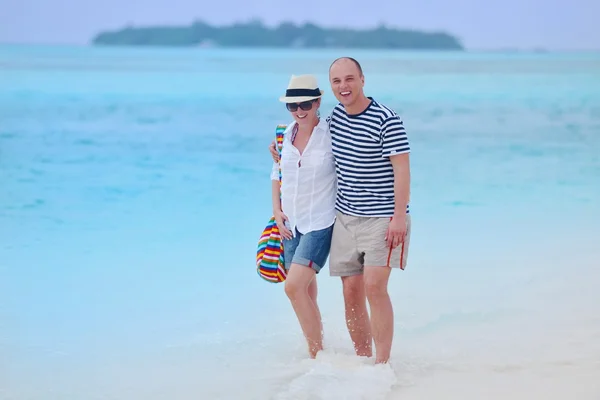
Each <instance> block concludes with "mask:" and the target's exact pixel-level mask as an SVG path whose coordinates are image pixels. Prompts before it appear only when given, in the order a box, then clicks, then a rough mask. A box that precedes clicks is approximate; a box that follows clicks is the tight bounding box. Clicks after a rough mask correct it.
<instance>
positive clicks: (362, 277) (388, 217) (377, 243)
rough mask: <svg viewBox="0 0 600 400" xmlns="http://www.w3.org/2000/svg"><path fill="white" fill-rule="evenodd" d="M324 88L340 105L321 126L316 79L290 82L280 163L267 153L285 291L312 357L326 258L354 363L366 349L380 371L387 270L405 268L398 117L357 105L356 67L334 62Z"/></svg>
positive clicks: (387, 327)
mask: <svg viewBox="0 0 600 400" xmlns="http://www.w3.org/2000/svg"><path fill="white" fill-rule="evenodd" d="M329 82H330V84H331V89H332V91H333V93H334V95H335V97H336V98H337V99H338V101H339V104H338V105H337V106H336V107H335V108H334V109H333V111H332V112H331V115H330V116H329V117H327V119H323V118H320V116H319V107H320V105H321V96H322V95H323V91H322V90H320V89H319V87H318V84H317V80H316V78H314V77H313V76H310V75H302V76H292V79H291V81H290V83H289V86H288V89H287V91H286V94H285V96H283V97H281V98H280V101H282V102H284V103H286V107H287V109H288V110H289V112H290V113H291V115H292V117H293V119H294V121H293V122H292V123H291V124H290V125H289V126H288V128H287V129H286V132H285V134H284V142H283V147H282V152H281V160H279V156H278V153H277V150H276V148H275V143H274V142H273V143H272V144H271V146H270V148H269V150H270V152H271V155H272V157H273V159H274V160H275V163H274V165H273V170H272V172H271V180H272V195H273V196H272V199H273V212H274V216H275V218H276V221H277V225H278V227H279V229H280V232H281V234H282V237H283V246H284V256H285V268H286V270H287V278H286V281H285V292H286V294H287V296H288V298H289V299H290V302H291V304H292V307H293V309H294V311H295V313H296V315H297V317H298V321H299V323H300V326H301V328H302V331H303V333H304V336H305V337H306V340H307V342H308V349H309V354H310V356H311V358H314V357H316V355H317V353H318V352H319V351H320V350H322V349H323V329H322V322H321V315H320V312H319V307H318V305H317V281H316V274H318V273H319V271H320V270H321V268H322V267H323V265H324V264H325V262H326V260H327V258H328V257H329V269H330V275H331V276H339V277H341V279H342V286H343V293H344V305H345V310H346V311H345V312H346V324H347V327H348V331H349V333H350V337H351V339H352V341H353V343H354V349H355V351H356V354H357V355H359V356H366V357H371V356H372V353H373V352H372V341H373V342H374V343H375V352H376V359H375V362H376V363H387V362H388V360H389V358H390V351H391V347H392V337H393V331H394V316H393V309H392V304H391V301H390V297H389V295H388V291H387V286H388V279H389V276H390V272H391V269H392V268H394V267H397V268H401V269H404V268H405V267H406V260H407V256H408V245H409V239H410V215H409V213H408V202H409V192H410V166H409V152H410V148H409V144H408V139H407V137H406V133H405V131H404V127H403V123H402V120H401V119H400V117H399V116H398V115H397V114H396V113H395V112H394V111H393V110H391V109H390V108H388V107H386V106H385V105H383V104H381V103H378V102H377V101H376V100H374V99H373V98H371V97H366V96H365V94H364V92H363V87H364V75H363V72H362V68H361V66H360V64H359V63H358V62H357V61H356V60H354V59H353V58H349V57H342V58H339V59H337V60H335V61H334V62H333V63H332V64H331V66H330V69H329ZM278 162H280V164H281V175H282V179H281V186H280V184H279V165H278ZM280 195H281V197H280ZM366 300H368V302H369V307H370V318H369V313H368V312H367V304H366Z"/></svg>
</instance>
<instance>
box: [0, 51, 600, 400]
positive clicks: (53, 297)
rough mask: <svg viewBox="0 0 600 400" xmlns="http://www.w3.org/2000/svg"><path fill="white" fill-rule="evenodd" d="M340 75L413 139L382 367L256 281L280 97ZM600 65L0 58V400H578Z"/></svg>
mask: <svg viewBox="0 0 600 400" xmlns="http://www.w3.org/2000/svg"><path fill="white" fill-rule="evenodd" d="M341 55H352V56H355V57H356V58H358V59H359V61H361V63H362V64H363V68H364V71H365V75H366V88H365V90H366V93H367V94H368V95H370V96H373V97H374V98H376V99H377V100H379V101H381V102H383V103H385V104H387V105H389V106H390V107H393V108H394V109H396V110H397V112H398V113H399V114H400V115H401V116H402V118H403V119H404V122H405V126H406V129H407V132H408V135H409V140H410V141H411V146H412V154H411V167H412V194H411V196H412V197H411V213H412V218H413V232H412V238H411V247H410V251H409V265H408V267H407V269H406V270H405V271H394V273H393V274H392V278H391V281H390V286H389V290H390V294H391V297H392V301H393V305H394V311H395V318H396V319H395V337H394V345H393V351H392V360H391V362H390V364H388V365H384V366H381V365H378V366H375V365H372V364H373V363H372V360H369V359H360V358H357V357H355V356H354V355H353V352H352V346H351V343H350V338H349V336H348V333H347V331H346V328H345V323H344V314H343V300H342V292H341V283H340V281H339V279H337V278H332V277H329V276H328V269H327V267H326V268H325V269H324V270H323V273H322V274H320V275H319V277H318V283H319V303H320V307H321V312H322V314H323V318H324V329H325V346H326V349H325V351H324V352H323V353H321V354H320V355H319V357H318V358H317V359H316V360H309V359H307V355H306V346H305V344H304V339H303V337H302V335H301V331H300V328H299V325H298V323H297V321H296V318H295V316H294V314H293V311H292V308H291V306H290V305H289V302H288V301H287V298H286V297H285V294H284V292H283V286H282V285H275V284H270V283H267V282H264V281H261V280H260V278H259V277H258V276H257V274H256V271H255V264H254V257H255V249H256V241H257V239H258V236H259V234H260V231H261V230H262V228H263V227H264V224H265V223H266V222H267V220H268V218H269V217H270V210H271V206H270V195H269V188H270V181H269V172H270V166H271V161H270V156H269V155H268V152H267V146H268V144H269V142H270V141H271V140H272V138H273V137H274V128H275V125H276V124H277V123H287V122H289V120H290V116H289V115H288V113H287V112H286V110H285V108H284V107H283V106H282V104H281V103H279V102H278V100H277V98H278V97H279V96H280V94H281V93H282V92H283V91H284V90H285V87H286V85H287V82H288V79H289V76H290V75H291V74H301V73H314V74H316V75H317V76H318V78H319V80H320V82H321V85H322V87H323V88H324V89H325V90H326V95H325V96H324V99H323V104H322V110H321V111H322V114H326V113H327V112H328V110H330V109H331V108H332V107H333V106H334V105H335V98H334V96H333V95H332V93H331V91H330V89H329V86H328V83H327V69H328V67H329V63H330V62H331V61H332V60H333V59H334V58H336V57H338V56H341ZM599 243H600V54H599V53H539V54H533V53H531V54H528V53H446V52H439V53H438V52H389V51H387V52H381V51H342V50H294V51H287V50H286V51H282V50H277V51H276V50H220V49H112V48H87V47H37V46H3V47H0V399H2V400H38V399H40V400H42V399H43V400H75V399H111V400H113V399H114V400H138V399H140V400H141V399H143V400H154V399H157V400H158V399H169V400H187V399H261V400H264V399H310V400H320V399H336V400H338V399H346V400H358V399H369V400H379V399H404V400H413V399H437V398H443V399H461V400H466V399H506V398H514V399H534V398H537V399H541V398H544V399H564V398H574V399H578V400H588V399H589V400H598V399H600V294H599V292H598V287H599V286H600V268H599V267H600V246H599V245H598V244H599Z"/></svg>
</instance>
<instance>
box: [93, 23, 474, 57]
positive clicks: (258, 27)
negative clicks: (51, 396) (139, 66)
mask: <svg viewBox="0 0 600 400" xmlns="http://www.w3.org/2000/svg"><path fill="white" fill-rule="evenodd" d="M92 43H93V44H94V45H104V46H198V47H275V48H277V47H279V48H364V49H426V50H463V46H462V44H461V43H460V41H459V40H458V39H457V38H456V37H454V36H452V35H450V34H448V33H444V32H422V31H416V30H400V29H394V28H387V27H385V26H383V25H382V26H379V27H377V28H373V29H364V30H359V29H350V28H322V27H319V26H317V25H314V24H311V23H307V24H304V25H295V24H293V23H290V22H285V23H282V24H280V25H279V26H277V27H274V28H270V27H267V26H265V25H263V24H262V23H261V22H260V21H250V22H247V23H236V24H232V25H229V26H222V27H216V26H212V25H209V24H207V23H204V22H200V21H198V22H194V23H192V24H191V25H189V26H154V27H153V26H149V27H126V28H123V29H120V30H117V31H111V32H101V33H99V34H98V35H96V36H95V37H94V38H93V40H92Z"/></svg>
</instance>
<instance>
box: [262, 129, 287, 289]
mask: <svg viewBox="0 0 600 400" xmlns="http://www.w3.org/2000/svg"><path fill="white" fill-rule="evenodd" d="M286 128H287V126H286V125H277V129H276V130H275V136H276V143H277V150H278V151H279V159H280V160H281V149H282V147H283V132H284V131H285V129H286ZM279 185H280V186H281V165H280V166H279ZM256 271H257V272H258V275H259V276H260V277H261V278H263V279H264V280H266V281H268V282H272V283H280V282H283V281H285V278H286V272H285V263H284V258H283V241H282V239H281V234H280V232H279V228H278V227H277V222H276V221H275V217H274V216H272V217H271V219H269V222H268V223H267V226H266V227H265V229H264V230H263V232H262V234H261V235H260V239H259V240H258V249H257V251H256Z"/></svg>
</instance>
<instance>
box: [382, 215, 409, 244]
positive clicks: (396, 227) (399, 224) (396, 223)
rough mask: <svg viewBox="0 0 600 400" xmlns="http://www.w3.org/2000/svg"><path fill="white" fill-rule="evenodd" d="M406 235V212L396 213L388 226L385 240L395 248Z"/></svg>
mask: <svg viewBox="0 0 600 400" xmlns="http://www.w3.org/2000/svg"><path fill="white" fill-rule="evenodd" d="M405 236H406V214H401V215H394V216H393V217H392V220H391V221H390V224H389V226H388V230H387V233H386V234H385V240H386V243H387V246H388V247H391V248H392V249H395V248H396V247H398V245H400V243H402V242H404V238H405Z"/></svg>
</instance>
